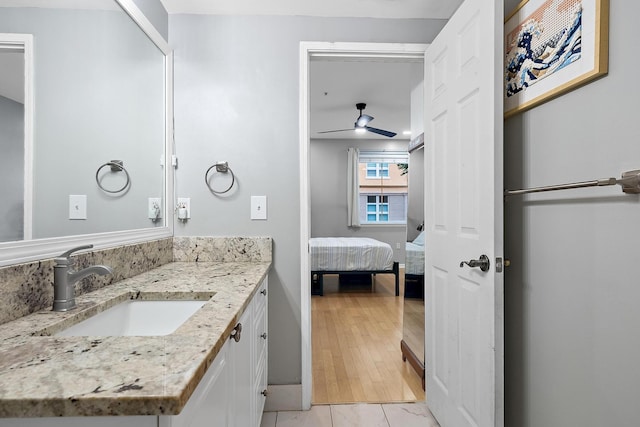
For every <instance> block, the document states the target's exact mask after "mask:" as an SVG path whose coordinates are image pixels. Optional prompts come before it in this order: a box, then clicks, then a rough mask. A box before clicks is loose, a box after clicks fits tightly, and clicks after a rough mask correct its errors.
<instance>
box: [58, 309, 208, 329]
mask: <svg viewBox="0 0 640 427" xmlns="http://www.w3.org/2000/svg"><path fill="white" fill-rule="evenodd" d="M205 303H206V301H191V300H189V301H178V300H170V301H146V300H143V301H139V300H134V301H132V300H127V301H124V302H121V303H120V304H118V305H115V306H113V307H111V308H109V309H107V310H105V311H103V312H100V313H98V314H96V315H95V316H93V317H90V318H88V319H86V320H83V321H82V322H80V323H76V324H75V325H73V326H70V327H68V328H66V329H64V330H62V331H60V332H58V333H56V334H55V336H57V337H78V336H157V335H168V334H170V333H172V332H174V331H175V330H176V329H178V327H179V326H180V325H182V324H183V323H184V322H185V321H186V320H187V319H188V318H189V317H191V316H192V315H193V314H194V313H195V312H196V311H198V309H199V308H200V307H202V306H203V305H204V304H205Z"/></svg>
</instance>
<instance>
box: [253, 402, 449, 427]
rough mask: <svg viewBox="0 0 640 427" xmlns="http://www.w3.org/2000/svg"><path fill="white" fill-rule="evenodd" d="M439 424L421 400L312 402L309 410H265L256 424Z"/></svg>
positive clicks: (352, 426) (400, 426) (351, 426)
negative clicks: (314, 403) (375, 402)
mask: <svg viewBox="0 0 640 427" xmlns="http://www.w3.org/2000/svg"><path fill="white" fill-rule="evenodd" d="M359 426H362V427H365V426H366V427H414V426H415V427H418V426H419V427H439V424H438V422H437V421H436V419H435V418H434V417H433V415H431V412H430V411H429V409H428V408H427V404H426V403H425V402H416V403H383V404H371V403H357V404H349V405H315V406H312V407H311V410H309V411H281V412H265V413H264V414H263V415H262V424H261V425H260V427H359Z"/></svg>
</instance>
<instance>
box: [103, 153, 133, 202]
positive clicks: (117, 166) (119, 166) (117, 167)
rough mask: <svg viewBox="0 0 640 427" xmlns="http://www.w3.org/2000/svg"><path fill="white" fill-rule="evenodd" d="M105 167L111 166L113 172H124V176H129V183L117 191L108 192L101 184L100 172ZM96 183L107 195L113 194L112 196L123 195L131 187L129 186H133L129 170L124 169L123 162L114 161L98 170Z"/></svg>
mask: <svg viewBox="0 0 640 427" xmlns="http://www.w3.org/2000/svg"><path fill="white" fill-rule="evenodd" d="M105 166H110V167H111V171H112V172H121V171H122V172H124V174H125V175H126V176H127V182H125V184H124V185H123V186H122V188H119V189H117V190H108V189H106V188H104V187H103V186H102V184H101V183H100V171H101V170H102V168H104V167H105ZM96 183H97V184H98V187H100V189H101V190H102V191H104V192H105V193H111V194H115V193H121V192H122V191H124V190H125V189H126V188H127V187H128V186H129V184H131V177H130V176H129V172H127V170H126V169H125V168H124V166H123V163H122V160H112V161H110V162H107V163H105V164H104V165H102V166H100V167H99V168H98V170H97V171H96Z"/></svg>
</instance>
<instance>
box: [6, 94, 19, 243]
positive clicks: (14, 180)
mask: <svg viewBox="0 0 640 427" xmlns="http://www.w3.org/2000/svg"><path fill="white" fill-rule="evenodd" d="M0 152H1V153H2V167H0V199H1V200H2V204H0V242H6V241H12V240H22V235H23V232H24V227H23V225H22V224H23V220H22V215H23V208H24V203H23V196H24V193H23V191H24V179H23V177H24V105H22V104H20V103H19V102H15V101H13V100H11V99H9V98H5V97H4V96H0Z"/></svg>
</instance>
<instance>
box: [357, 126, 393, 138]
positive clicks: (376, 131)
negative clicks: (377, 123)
mask: <svg viewBox="0 0 640 427" xmlns="http://www.w3.org/2000/svg"><path fill="white" fill-rule="evenodd" d="M364 128H365V129H366V130H368V131H369V132H373V133H377V134H378V135H382V136H388V137H389V138H393V137H394V136H396V135H397V133H395V132H391V131H388V130H383V129H377V128H372V127H371V126H365V127H364Z"/></svg>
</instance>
